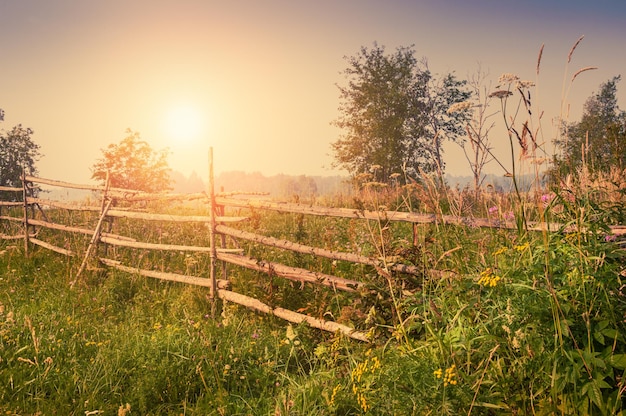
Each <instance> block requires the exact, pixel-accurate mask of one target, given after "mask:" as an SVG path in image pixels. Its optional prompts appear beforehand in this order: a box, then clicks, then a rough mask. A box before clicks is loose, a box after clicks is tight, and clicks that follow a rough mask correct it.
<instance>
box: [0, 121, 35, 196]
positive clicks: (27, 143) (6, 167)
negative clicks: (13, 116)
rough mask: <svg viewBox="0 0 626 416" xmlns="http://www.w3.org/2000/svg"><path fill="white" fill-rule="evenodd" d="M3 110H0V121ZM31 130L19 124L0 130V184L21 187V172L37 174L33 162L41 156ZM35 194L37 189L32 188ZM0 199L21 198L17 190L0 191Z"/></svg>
mask: <svg viewBox="0 0 626 416" xmlns="http://www.w3.org/2000/svg"><path fill="white" fill-rule="evenodd" d="M3 120H4V112H3V111H2V110H0V121H3ZM32 135H33V131H32V130H31V129H30V128H27V127H22V125H21V124H18V125H17V126H15V127H13V128H12V129H11V130H9V131H8V132H6V131H4V130H2V131H0V186H8V187H12V188H21V187H22V179H21V177H22V174H23V173H26V174H27V175H37V173H38V171H37V167H36V166H35V164H36V163H37V161H38V160H39V159H40V158H41V153H40V152H39V148H40V147H39V145H38V144H37V143H35V142H34V141H33V139H32V137H31V136H32ZM33 191H34V192H35V195H36V193H37V189H34V190H33ZM0 199H1V200H17V201H21V200H22V194H21V193H18V192H0Z"/></svg>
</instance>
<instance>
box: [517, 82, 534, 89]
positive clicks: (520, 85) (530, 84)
mask: <svg viewBox="0 0 626 416" xmlns="http://www.w3.org/2000/svg"><path fill="white" fill-rule="evenodd" d="M534 86H535V83H534V82H533V81H517V82H516V83H515V87H516V88H519V89H524V88H532V87H534Z"/></svg>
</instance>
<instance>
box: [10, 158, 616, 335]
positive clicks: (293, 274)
mask: <svg viewBox="0 0 626 416" xmlns="http://www.w3.org/2000/svg"><path fill="white" fill-rule="evenodd" d="M210 157H211V163H210V178H209V181H210V187H209V188H210V189H209V192H208V193H194V194H185V195H181V194H167V193H157V194H154V193H146V192H141V191H136V190H129V189H119V188H111V187H108V186H106V185H105V186H93V185H81V184H73V183H69V182H63V181H56V180H51V179H45V178H38V177H34V176H29V175H24V176H23V183H24V187H23V188H11V187H0V191H9V192H16V193H18V192H22V194H23V199H24V201H23V202H0V210H2V208H3V207H7V208H8V209H9V210H11V209H13V210H15V209H19V208H18V207H22V208H23V212H22V215H21V217H17V216H15V215H7V213H6V212H5V213H4V214H3V213H2V212H1V211H0V220H3V221H9V222H12V223H21V225H22V230H23V233H22V234H20V235H4V234H0V239H24V247H25V255H28V246H29V244H33V245H37V246H39V247H42V248H44V249H47V250H51V251H53V252H56V253H59V254H62V255H65V256H77V255H78V253H75V252H73V251H72V250H70V249H69V248H64V247H58V246H55V245H53V244H51V243H49V242H46V241H43V240H42V239H41V238H40V237H39V235H38V232H39V230H35V228H36V227H38V228H41V229H51V230H55V231H60V232H63V233H73V234H78V235H83V236H91V241H90V242H89V246H88V248H87V250H86V252H85V253H83V254H82V256H83V262H82V264H81V267H80V269H79V271H78V273H77V274H76V276H75V278H74V281H73V282H72V284H73V283H75V282H76V281H77V280H78V278H79V276H80V273H81V272H82V270H83V269H84V267H85V265H86V262H87V260H88V258H89V257H90V255H91V253H92V251H93V250H94V249H95V247H96V246H97V245H99V244H105V245H107V246H113V247H126V248H130V249H142V250H158V251H177V252H186V251H189V252H196V253H207V254H208V255H209V258H210V262H209V264H210V267H211V269H210V273H209V278H206V277H198V276H188V275H182V274H177V273H171V272H165V271H153V270H145V269H140V268H137V267H131V266H128V265H123V264H122V263H121V262H120V261H118V260H115V259H110V258H104V257H97V260H98V261H99V262H100V264H103V265H105V266H107V267H111V268H114V269H117V270H120V271H123V272H126V273H137V274H140V275H143V276H146V277H151V278H156V279H160V280H167V281H172V282H178V283H184V284H193V285H198V286H202V287H208V288H210V290H211V298H212V299H214V298H215V297H218V298H220V299H222V300H225V301H229V302H234V303H237V304H240V305H244V306H246V307H248V308H251V309H254V310H256V311H259V312H263V313H268V314H272V315H275V316H277V317H280V318H282V319H285V320H287V321H290V322H294V323H300V322H306V323H308V324H309V325H311V326H312V327H315V328H319V329H322V330H326V331H331V332H337V331H339V332H341V333H343V334H345V335H347V336H349V337H351V338H354V339H357V340H361V341H367V337H366V335H365V333H364V332H361V331H356V330H354V329H353V328H350V327H348V326H346V325H342V324H339V323H337V322H333V321H325V320H321V319H317V318H314V317H311V316H307V315H303V314H301V313H298V312H294V311H289V310H287V309H283V308H280V307H270V306H268V305H267V304H265V303H263V302H261V301H259V300H257V299H254V298H251V297H249V296H247V295H244V294H240V293H236V292H233V291H231V290H230V285H229V282H228V280H227V276H226V275H225V274H224V277H225V278H224V279H217V278H216V273H215V267H216V263H217V262H221V263H222V264H226V263H228V264H232V265H236V266H238V267H244V268H247V269H251V270H256V271H259V272H263V273H266V274H268V275H271V276H277V277H281V278H285V279H288V280H292V281H298V282H301V283H303V284H305V283H307V284H314V285H322V286H326V287H329V288H332V289H334V290H342V291H347V292H354V291H357V290H361V289H363V283H362V282H359V281H357V280H351V279H345V278H342V277H338V276H333V275H329V274H324V273H319V272H314V271H310V270H306V269H301V268H297V267H292V266H288V265H284V264H280V263H276V262H272V261H268V260H262V259H256V258H250V257H247V256H245V255H243V250H242V249H241V248H226V247H225V244H224V242H225V237H226V236H228V237H230V238H232V239H233V240H234V241H237V239H242V240H246V241H250V242H253V243H256V244H260V245H264V246H270V247H275V248H278V249H282V250H289V251H292V252H297V253H302V254H308V255H312V256H318V257H324V258H327V259H332V260H340V261H346V262H351V263H358V264H364V265H368V266H372V267H374V268H377V269H380V268H384V267H386V268H387V270H389V271H395V272H399V273H404V274H412V275H416V276H421V275H423V273H424V271H423V270H422V269H420V268H419V267H415V266H411V265H404V264H394V263H385V262H384V261H383V260H381V259H374V258H370V257H367V256H362V255H358V254H354V253H347V252H340V251H333V250H326V249H322V248H319V247H312V246H307V245H304V244H300V243H296V242H292V241H288V240H285V239H278V238H274V237H268V236H264V235H259V234H255V233H251V232H248V231H243V230H240V229H236V228H232V227H230V226H227V225H225V224H233V223H238V222H242V221H246V220H247V218H246V217H241V216H227V215H224V207H225V206H228V207H232V208H245V209H263V210H271V211H278V212H287V213H297V214H306V215H318V216H326V217H336V218H350V219H365V220H375V221H385V222H386V221H402V222H408V223H412V224H414V226H415V225H416V224H433V223H442V224H457V225H471V226H478V227H498V228H515V224H514V223H513V222H511V221H500V220H495V219H484V218H462V217H455V216H450V215H440V216H437V215H434V214H418V213H408V212H398V211H368V210H356V209H347V208H328V207H319V206H310V205H303V204H293V203H280V202H272V201H267V200H260V199H253V198H247V199H242V198H235V197H234V196H235V195H239V194H241V193H237V192H232V193H221V194H220V193H218V194H216V193H215V192H214V190H213V174H212V169H211V168H212V153H211V155H210ZM34 183H36V184H39V185H48V186H56V187H61V188H69V189H81V190H89V191H92V192H94V193H96V194H99V195H100V200H101V205H100V206H93V205H87V204H83V203H67V202H61V201H56V200H51V199H43V198H38V197H34V196H32V195H29V189H30V188H29V184H34ZM248 196H250V195H248ZM192 200H200V201H205V202H206V203H207V205H208V210H209V213H210V215H172V214H162V213H152V212H150V213H148V212H144V211H137V210H133V209H131V208H120V207H117V206H116V203H118V202H120V201H123V202H125V204H124V205H128V204H130V205H131V206H132V203H134V202H146V201H192ZM35 207H36V208H38V209H39V212H40V213H41V215H42V216H43V218H36V217H35V211H34V208H35ZM43 207H49V208H56V209H62V210H68V211H78V212H93V213H99V216H98V223H97V225H96V226H95V229H90V228H85V227H84V226H75V225H67V224H59V223H55V222H53V221H50V220H49V219H48V218H46V215H45V211H44V210H43ZM29 208H30V211H32V213H31V214H30V215H29ZM92 216H93V215H92ZM113 218H126V219H129V220H133V221H161V222H167V223H175V224H182V223H197V224H204V225H206V226H207V228H206V229H207V232H208V234H209V235H208V237H209V244H208V246H198V245H186V244H164V243H151V242H146V241H138V240H137V239H136V238H133V237H130V236H124V235H120V234H119V233H112V232H110V230H109V231H107V230H105V229H104V227H103V225H104V222H105V221H106V220H109V221H112V219H113ZM560 227H561V225H559V224H542V223H533V224H531V229H535V230H543V229H548V230H555V229H561V228H560ZM613 232H614V233H615V234H626V227H623V226H618V227H613ZM215 236H220V237H221V240H220V241H221V247H217V246H216V239H215Z"/></svg>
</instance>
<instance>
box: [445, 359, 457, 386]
mask: <svg viewBox="0 0 626 416" xmlns="http://www.w3.org/2000/svg"><path fill="white" fill-rule="evenodd" d="M456 383H457V380H456V365H455V364H452V365H451V366H450V367H448V368H446V371H445V374H444V376H443V385H444V386H447V385H449V384H450V385H453V386H455V385H456Z"/></svg>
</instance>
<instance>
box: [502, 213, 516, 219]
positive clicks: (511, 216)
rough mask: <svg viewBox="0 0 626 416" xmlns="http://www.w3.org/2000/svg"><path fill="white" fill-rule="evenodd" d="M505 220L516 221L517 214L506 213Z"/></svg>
mask: <svg viewBox="0 0 626 416" xmlns="http://www.w3.org/2000/svg"><path fill="white" fill-rule="evenodd" d="M504 219H505V220H507V221H508V220H514V219H515V214H513V211H508V212H505V213H504Z"/></svg>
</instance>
